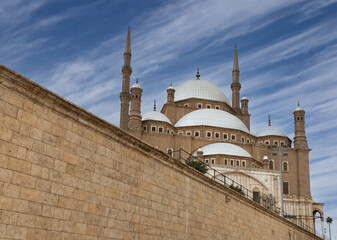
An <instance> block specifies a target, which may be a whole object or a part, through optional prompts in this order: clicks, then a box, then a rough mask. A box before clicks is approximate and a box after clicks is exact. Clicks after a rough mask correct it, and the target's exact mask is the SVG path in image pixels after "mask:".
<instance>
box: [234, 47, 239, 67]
mask: <svg viewBox="0 0 337 240" xmlns="http://www.w3.org/2000/svg"><path fill="white" fill-rule="evenodd" d="M233 71H239V59H238V50H237V49H236V43H235V49H234V60H233Z"/></svg>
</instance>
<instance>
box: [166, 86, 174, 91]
mask: <svg viewBox="0 0 337 240" xmlns="http://www.w3.org/2000/svg"><path fill="white" fill-rule="evenodd" d="M169 89H173V90H175V89H174V87H172V86H169V87H168V88H167V90H169Z"/></svg>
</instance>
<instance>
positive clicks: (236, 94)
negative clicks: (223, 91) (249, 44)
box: [231, 44, 241, 113]
mask: <svg viewBox="0 0 337 240" xmlns="http://www.w3.org/2000/svg"><path fill="white" fill-rule="evenodd" d="M239 77H240V70H239V60H238V50H237V49H236V44H235V50H234V61H233V71H232V79H233V82H232V84H231V89H232V107H233V109H234V111H235V112H237V113H239V112H240V111H241V110H240V89H241V84H240V79H239Z"/></svg>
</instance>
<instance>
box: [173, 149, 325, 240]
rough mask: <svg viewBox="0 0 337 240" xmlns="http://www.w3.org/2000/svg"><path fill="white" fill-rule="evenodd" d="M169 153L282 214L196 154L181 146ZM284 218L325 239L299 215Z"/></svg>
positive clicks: (270, 209)
mask: <svg viewBox="0 0 337 240" xmlns="http://www.w3.org/2000/svg"><path fill="white" fill-rule="evenodd" d="M168 154H169V155H171V156H172V157H173V158H175V159H177V160H178V161H179V162H184V163H186V164H187V165H189V166H191V162H192V161H197V162H199V164H201V165H202V166H205V167H206V168H207V171H206V172H205V173H204V174H205V175H206V176H209V177H210V178H212V179H213V180H214V181H217V182H219V183H221V184H223V185H224V186H225V187H228V188H231V189H233V190H235V191H237V192H239V193H240V194H241V195H242V196H245V197H246V198H248V199H250V200H252V201H254V202H255V203H257V204H259V205H260V206H262V207H264V208H265V209H267V210H269V211H272V212H274V213H276V214H278V215H280V216H282V215H281V209H280V208H279V207H277V206H275V204H273V203H271V202H270V201H265V200H263V199H261V198H260V197H258V198H256V197H255V198H254V194H253V192H252V191H250V190H249V189H248V188H246V187H244V186H243V185H241V184H240V183H238V182H236V181H235V180H233V179H231V178H229V177H228V176H226V175H225V174H223V173H221V172H219V171H218V170H216V169H214V168H212V167H211V166H210V165H209V164H207V163H205V162H203V161H202V160H200V159H199V158H197V157H196V156H193V155H192V154H190V153H189V152H187V151H185V150H184V149H182V148H180V149H178V150H174V151H171V152H170V153H168ZM176 155H178V156H176ZM284 218H285V219H286V220H288V221H290V222H292V223H294V224H296V225H298V226H300V227H302V228H304V229H305V230H307V231H309V232H311V233H313V234H316V236H318V237H321V238H322V239H323V236H322V234H320V233H319V232H317V231H315V229H313V228H312V227H310V226H308V225H307V224H306V223H304V222H303V221H302V220H301V219H300V218H298V217H297V216H294V215H289V214H287V213H286V212H284ZM324 237H325V238H324V239H326V240H329V238H328V237H327V236H324Z"/></svg>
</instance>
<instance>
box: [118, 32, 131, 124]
mask: <svg viewBox="0 0 337 240" xmlns="http://www.w3.org/2000/svg"><path fill="white" fill-rule="evenodd" d="M130 35H131V34H130V25H129V27H128V33H127V35H126V44H125V52H124V66H123V67H122V73H123V83H122V92H121V94H120V100H121V113H120V122H119V125H120V128H122V129H123V130H127V128H128V118H129V105H130V99H131V97H130V76H131V73H132V68H131V36H130Z"/></svg>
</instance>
